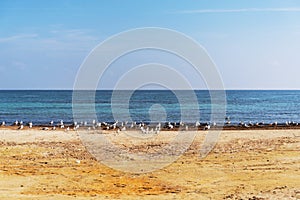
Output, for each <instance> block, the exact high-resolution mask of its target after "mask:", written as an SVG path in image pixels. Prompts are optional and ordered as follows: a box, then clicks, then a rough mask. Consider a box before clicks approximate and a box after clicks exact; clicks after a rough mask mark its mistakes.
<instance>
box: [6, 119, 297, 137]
mask: <svg viewBox="0 0 300 200" xmlns="http://www.w3.org/2000/svg"><path fill="white" fill-rule="evenodd" d="M224 124H225V126H233V125H231V121H230V118H229V117H225V123H224ZM298 125H299V124H298V122H294V121H286V122H285V123H281V124H279V123H278V122H276V121H275V122H273V123H271V124H265V123H264V122H257V123H252V122H248V123H245V122H242V121H241V122H240V123H238V125H237V126H238V127H244V128H251V127H263V126H298ZM1 126H6V122H5V121H3V122H2V123H1ZM13 126H18V129H19V130H22V129H24V126H27V127H28V128H32V127H33V123H32V122H29V123H26V124H25V123H24V122H23V121H18V120H16V121H15V122H14V123H13ZM235 126H236V125H235ZM212 127H217V123H216V122H212V123H211V122H209V123H200V122H199V121H196V122H195V123H194V124H193V123H184V122H181V121H180V122H165V123H161V122H158V123H156V124H146V123H144V122H131V123H129V122H119V121H116V122H113V123H107V122H97V121H96V120H93V121H92V122H91V123H88V122H87V121H84V122H80V123H78V122H73V123H72V124H65V123H64V121H63V120H60V121H59V122H58V123H54V121H53V120H52V121H50V122H49V124H48V125H47V126H42V127H41V129H42V130H56V129H63V130H65V131H70V130H74V131H76V130H78V129H79V128H81V129H85V130H96V129H100V130H115V131H117V132H120V131H126V130H127V129H130V130H132V129H135V130H140V131H141V133H144V134H148V133H156V134H157V133H159V132H160V131H161V130H162V129H163V130H178V129H180V130H186V131H188V130H189V129H192V130H195V128H196V129H197V130H199V129H200V130H201V129H202V130H209V129H211V128H212Z"/></svg>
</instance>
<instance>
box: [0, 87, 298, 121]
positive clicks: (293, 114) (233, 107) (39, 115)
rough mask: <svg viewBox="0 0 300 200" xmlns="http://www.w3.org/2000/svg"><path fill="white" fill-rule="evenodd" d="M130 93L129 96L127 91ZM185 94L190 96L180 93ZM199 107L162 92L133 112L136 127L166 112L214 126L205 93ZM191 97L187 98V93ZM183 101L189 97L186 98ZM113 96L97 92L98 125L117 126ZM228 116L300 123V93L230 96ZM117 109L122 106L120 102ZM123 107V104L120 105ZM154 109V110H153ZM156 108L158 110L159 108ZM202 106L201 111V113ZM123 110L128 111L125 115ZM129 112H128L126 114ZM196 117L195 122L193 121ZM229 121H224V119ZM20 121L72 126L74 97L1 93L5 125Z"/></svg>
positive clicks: (143, 96) (141, 100) (142, 94)
mask: <svg viewBox="0 0 300 200" xmlns="http://www.w3.org/2000/svg"><path fill="white" fill-rule="evenodd" d="M124 92H125V93H126V91H124ZM180 92H182V93H183V94H185V92H186V91H180ZM195 93H196V95H197V100H198V105H194V104H193V103H195V102H189V101H190V98H189V96H187V95H185V98H184V101H185V102H184V104H181V105H180V104H179V101H178V99H177V97H176V95H175V94H174V93H173V92H172V91H161V90H138V91H135V92H134V93H133V95H132V96H131V98H130V101H129V105H128V109H129V113H130V117H131V119H132V120H133V121H138V122H140V121H143V122H149V121H151V113H150V110H151V109H153V108H154V110H155V108H159V109H158V111H163V114H164V116H163V117H165V120H166V121H172V122H178V121H180V119H181V113H180V109H186V110H187V111H188V112H189V113H191V115H190V118H189V119H190V121H191V122H194V121H197V120H199V119H197V117H196V116H197V115H196V114H198V113H199V114H200V121H201V122H208V121H210V114H211V100H210V96H209V92H208V91H206V90H199V91H195ZM187 94H188V93H187ZM183 96H184V95H183ZM84 97H85V95H84V94H83V95H82V102H81V106H82V108H83V110H82V112H83V113H84V114H85V115H84V116H86V120H87V121H90V120H92V119H91V118H89V116H91V115H90V113H89V112H88V111H85V110H84V108H85V105H89V104H90V103H91V102H93V100H92V101H90V100H87V99H84ZM111 97H112V91H106V90H105V91H97V92H96V97H95V109H96V113H97V118H98V119H97V120H98V121H106V122H113V121H115V119H114V117H113V114H112V109H111ZM226 99H227V105H226V109H227V110H226V115H227V116H230V119H231V122H232V123H233V124H237V123H239V122H240V121H244V122H248V121H251V122H253V123H255V122H262V121H263V122H265V123H271V122H274V121H278V122H279V123H284V122H285V121H297V122H300V91H253V90H252V91H245V90H229V91H226ZM116 102H117V103H118V100H117V101H116ZM120 104H122V101H120ZM126 106H127V105H118V108H119V109H118V110H117V111H118V112H120V113H119V114H120V115H121V116H122V112H124V113H125V111H126V109H127V107H126ZM153 106H154V107H153ZM155 106H156V107H155ZM198 106H199V109H198V108H197V107H198ZM122 109H123V110H122ZM124 109H125V110H124ZM194 115H195V118H193V117H194ZM224 118H225V116H224ZM15 120H23V121H24V122H29V121H32V122H34V123H35V124H47V123H48V122H49V121H51V120H54V121H55V122H56V121H57V122H58V121H60V120H64V121H65V122H69V123H71V122H72V121H73V114H72V91H71V90H68V91H57V90H48V91H44V90H43V91H37V90H33V91H32V90H19V91H17V90H3V91H0V121H6V122H7V124H10V123H13V122H14V121H15Z"/></svg>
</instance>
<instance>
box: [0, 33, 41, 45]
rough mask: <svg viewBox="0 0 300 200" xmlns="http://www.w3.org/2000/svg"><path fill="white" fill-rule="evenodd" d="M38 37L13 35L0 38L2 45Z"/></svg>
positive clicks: (33, 35) (35, 35)
mask: <svg viewBox="0 0 300 200" xmlns="http://www.w3.org/2000/svg"><path fill="white" fill-rule="evenodd" d="M37 36H38V35H37V34H19V35H13V36H9V37H2V38H0V43H2V42H11V41H15V40H21V39H28V38H35V37H37Z"/></svg>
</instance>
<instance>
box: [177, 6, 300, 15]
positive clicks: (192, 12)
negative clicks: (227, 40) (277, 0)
mask: <svg viewBox="0 0 300 200" xmlns="http://www.w3.org/2000/svg"><path fill="white" fill-rule="evenodd" d="M243 12H300V7H299V8H239V9H199V10H182V11H178V12H176V13H181V14H196V13H199V14H205V13H243Z"/></svg>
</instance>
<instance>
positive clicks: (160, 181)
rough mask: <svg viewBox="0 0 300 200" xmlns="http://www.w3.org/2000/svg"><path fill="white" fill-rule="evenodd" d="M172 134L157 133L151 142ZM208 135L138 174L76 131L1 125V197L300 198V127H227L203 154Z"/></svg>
mask: <svg viewBox="0 0 300 200" xmlns="http://www.w3.org/2000/svg"><path fill="white" fill-rule="evenodd" d="M172 134H174V133H173V132H172V131H166V132H161V133H159V136H158V137H155V138H154V139H153V140H152V141H151V144H152V146H155V145H156V146H160V145H161V144H164V143H166V142H167V140H168V138H169V137H171V136H172ZM205 134H207V133H206V132H205V131H198V132H197V134H196V137H195V140H194V142H193V143H192V145H191V146H190V148H189V149H188V150H187V151H186V152H185V153H184V154H183V155H182V156H181V157H180V158H179V159H178V160H177V161H175V162H174V163H172V164H170V165H169V166H167V167H164V168H162V169H160V170H157V171H154V172H150V173H141V174H137V173H126V172H122V171H117V170H114V169H112V168H109V167H108V166H105V165H103V164H101V163H100V162H98V161H97V160H96V159H95V158H94V157H93V156H92V155H91V154H90V153H89V152H88V151H87V150H86V148H85V146H84V145H83V144H82V142H81V140H80V139H79V136H78V133H77V132H76V131H69V132H66V131H60V130H57V131H50V130H49V131H42V130H38V129H35V130H28V129H27V130H12V129H7V128H6V129H3V128H0V199H300V181H299V180H300V130H298V129H290V130H225V131H223V132H222V134H221V136H220V138H219V140H218V143H217V145H216V146H215V148H214V149H213V150H212V151H211V153H210V154H209V155H208V156H207V157H206V158H203V159H200V158H199V149H200V147H201V144H202V143H203V140H204V138H205ZM109 137H111V139H114V140H115V141H117V142H120V143H122V144H123V145H125V146H126V145H127V147H128V148H130V149H132V150H133V151H134V150H136V151H146V150H145V149H147V144H144V145H141V144H142V143H141V144H136V143H132V142H131V143H130V142H129V141H126V140H124V137H122V135H121V134H120V133H118V134H117V133H114V132H113V133H110V134H109Z"/></svg>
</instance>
